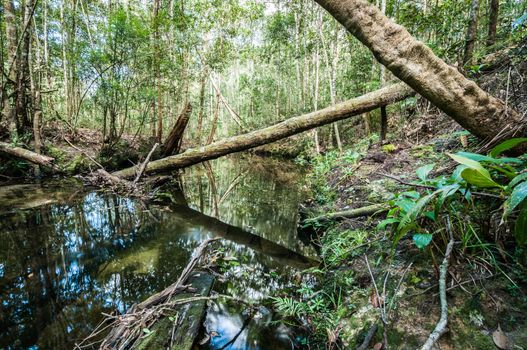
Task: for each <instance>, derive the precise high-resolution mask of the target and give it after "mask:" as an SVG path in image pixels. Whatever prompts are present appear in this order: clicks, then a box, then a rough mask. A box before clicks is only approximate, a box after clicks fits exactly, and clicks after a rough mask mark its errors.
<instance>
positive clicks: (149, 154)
mask: <svg viewBox="0 0 527 350" xmlns="http://www.w3.org/2000/svg"><path fill="white" fill-rule="evenodd" d="M157 146H159V143H156V144H155V145H154V147H152V149H151V150H150V152H149V153H148V155H147V156H146V158H145V161H144V162H143V164H141V167H140V168H139V171H138V172H137V176H136V177H135V180H134V182H133V183H134V185H136V184H137V183H138V182H139V180H140V179H141V176H143V173H144V172H145V169H146V166H147V165H148V163H149V162H150V158H152V154H154V152H155V151H156V148H157Z"/></svg>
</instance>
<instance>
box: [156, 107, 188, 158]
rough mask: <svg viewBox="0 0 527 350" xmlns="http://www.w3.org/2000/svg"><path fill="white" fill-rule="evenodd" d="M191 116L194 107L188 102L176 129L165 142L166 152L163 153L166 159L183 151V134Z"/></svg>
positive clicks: (174, 128)
mask: <svg viewBox="0 0 527 350" xmlns="http://www.w3.org/2000/svg"><path fill="white" fill-rule="evenodd" d="M191 114H192V105H191V104H190V102H187V105H186V106H185V108H184V109H183V111H182V112H181V114H180V115H179V117H178V119H177V121H176V124H174V127H173V128H172V131H171V132H170V134H169V135H168V138H167V140H166V142H165V150H164V152H163V153H164V155H165V157H168V156H171V155H173V154H177V153H179V150H180V149H181V141H182V140H183V133H184V132H185V129H186V128H187V125H188V122H189V120H190V115H191Z"/></svg>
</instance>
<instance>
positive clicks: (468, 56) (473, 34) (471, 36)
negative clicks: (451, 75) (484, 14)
mask: <svg viewBox="0 0 527 350" xmlns="http://www.w3.org/2000/svg"><path fill="white" fill-rule="evenodd" d="M478 16H479V0H472V4H471V6H470V18H469V22H468V29H467V38H466V41H465V53H464V55H463V66H465V65H466V64H469V65H470V64H472V57H473V56H474V46H475V44H476V38H477V35H478Z"/></svg>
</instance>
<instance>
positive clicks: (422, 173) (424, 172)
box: [415, 163, 435, 181]
mask: <svg viewBox="0 0 527 350" xmlns="http://www.w3.org/2000/svg"><path fill="white" fill-rule="evenodd" d="M434 167H435V163H432V164H427V165H423V166H422V167H420V168H418V169H417V170H416V171H415V172H416V173H417V177H418V178H419V179H420V180H421V181H426V178H427V177H428V174H430V172H431V171H432V170H433V169H434Z"/></svg>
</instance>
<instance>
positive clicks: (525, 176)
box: [507, 173, 527, 189]
mask: <svg viewBox="0 0 527 350" xmlns="http://www.w3.org/2000/svg"><path fill="white" fill-rule="evenodd" d="M525 180H527V173H523V174H520V175H518V176H516V177H515V178H514V179H512V181H511V182H509V185H508V186H507V189H511V188H513V187H514V186H516V185H517V184H519V183H520V182H522V181H525Z"/></svg>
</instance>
